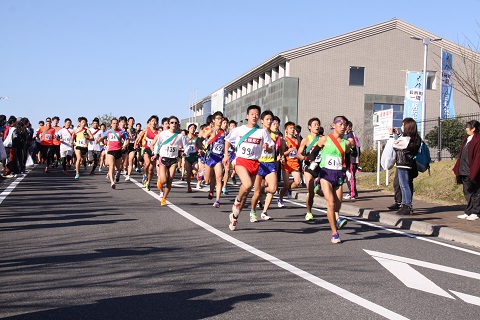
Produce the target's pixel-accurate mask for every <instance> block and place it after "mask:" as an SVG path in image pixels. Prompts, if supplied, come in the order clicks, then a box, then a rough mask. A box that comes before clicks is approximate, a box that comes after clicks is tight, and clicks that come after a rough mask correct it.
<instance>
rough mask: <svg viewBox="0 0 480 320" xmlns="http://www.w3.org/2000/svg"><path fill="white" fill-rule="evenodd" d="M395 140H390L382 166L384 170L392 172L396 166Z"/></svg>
mask: <svg viewBox="0 0 480 320" xmlns="http://www.w3.org/2000/svg"><path fill="white" fill-rule="evenodd" d="M393 141H394V140H393V139H388V141H387V144H386V145H385V148H384V149H383V153H382V158H381V159H380V164H381V166H382V168H383V169H384V170H390V169H392V168H393V166H394V165H395V157H396V154H395V150H393Z"/></svg>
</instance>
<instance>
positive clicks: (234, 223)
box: [228, 213, 237, 231]
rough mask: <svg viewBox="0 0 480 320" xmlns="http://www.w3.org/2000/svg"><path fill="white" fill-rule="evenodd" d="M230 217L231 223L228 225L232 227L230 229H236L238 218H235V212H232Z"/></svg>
mask: <svg viewBox="0 0 480 320" xmlns="http://www.w3.org/2000/svg"><path fill="white" fill-rule="evenodd" d="M228 217H229V219H230V224H229V225H228V228H230V230H232V231H235V229H237V219H235V218H234V216H233V213H230V215H229V216H228Z"/></svg>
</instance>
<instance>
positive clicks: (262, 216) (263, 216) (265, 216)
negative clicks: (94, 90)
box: [260, 212, 272, 220]
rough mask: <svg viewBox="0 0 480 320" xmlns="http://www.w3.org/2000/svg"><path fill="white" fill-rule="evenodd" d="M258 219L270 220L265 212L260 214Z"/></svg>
mask: <svg viewBox="0 0 480 320" xmlns="http://www.w3.org/2000/svg"><path fill="white" fill-rule="evenodd" d="M260 218H262V220H272V217H270V216H269V215H268V214H267V213H266V212H262V215H261V216H260Z"/></svg>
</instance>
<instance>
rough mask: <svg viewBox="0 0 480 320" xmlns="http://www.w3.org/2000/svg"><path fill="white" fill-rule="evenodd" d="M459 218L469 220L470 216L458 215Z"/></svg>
mask: <svg viewBox="0 0 480 320" xmlns="http://www.w3.org/2000/svg"><path fill="white" fill-rule="evenodd" d="M457 218H458V219H467V218H468V214H466V213H464V214H461V215H458V216H457Z"/></svg>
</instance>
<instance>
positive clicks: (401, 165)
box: [390, 118, 422, 215]
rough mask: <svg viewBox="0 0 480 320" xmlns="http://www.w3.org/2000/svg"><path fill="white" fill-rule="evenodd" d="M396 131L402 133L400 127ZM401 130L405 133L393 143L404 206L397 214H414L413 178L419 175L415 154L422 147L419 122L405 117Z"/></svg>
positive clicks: (391, 130)
mask: <svg viewBox="0 0 480 320" xmlns="http://www.w3.org/2000/svg"><path fill="white" fill-rule="evenodd" d="M393 130H394V129H393V128H391V129H390V135H391V138H393ZM396 131H397V132H396V133H397V134H400V133H401V132H399V131H398V129H397V130H396ZM401 131H403V133H401V135H400V137H398V139H396V140H395V142H394V144H393V149H394V150H395V155H396V159H395V163H396V166H397V171H398V182H399V184H400V189H401V191H402V207H401V208H400V210H398V211H397V214H399V215H409V214H413V209H412V196H413V179H415V178H416V177H417V176H418V170H417V164H416V162H415V156H416V155H417V153H418V150H419V149H420V144H421V142H422V139H421V138H420V136H419V135H418V131H417V122H416V121H415V120H414V119H412V118H405V119H403V121H402V130H401Z"/></svg>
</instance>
